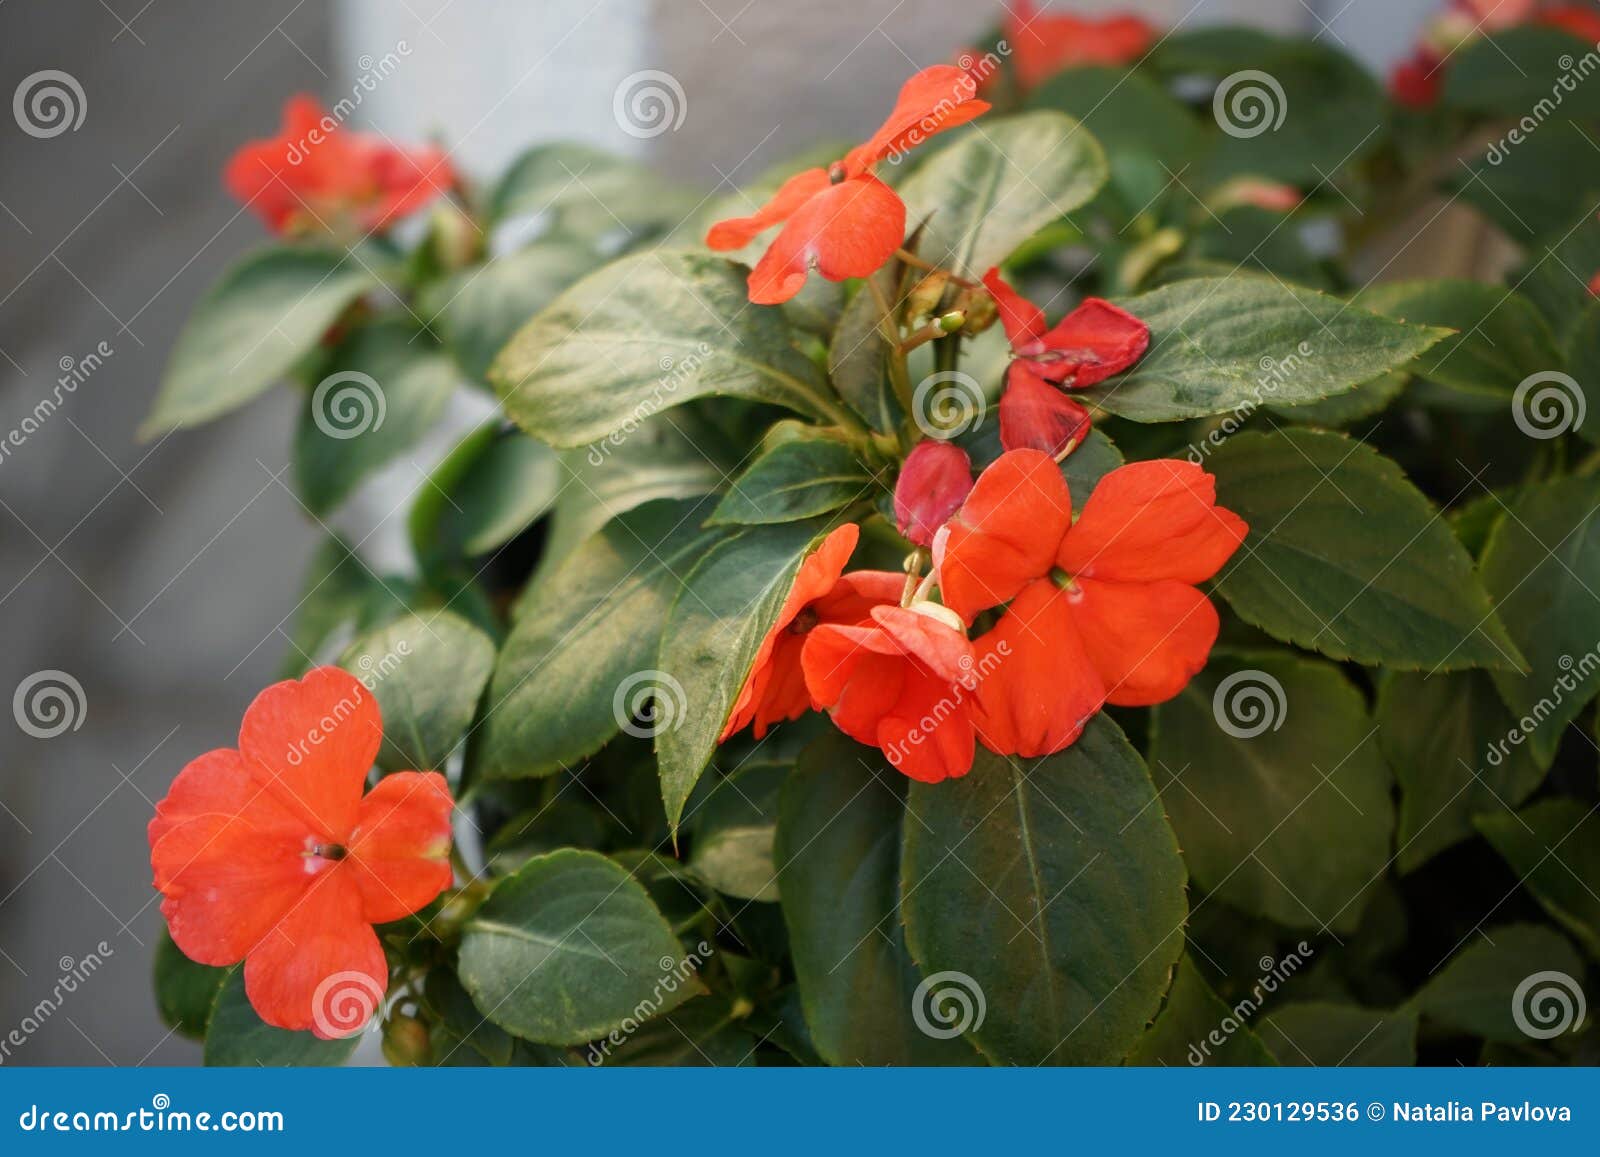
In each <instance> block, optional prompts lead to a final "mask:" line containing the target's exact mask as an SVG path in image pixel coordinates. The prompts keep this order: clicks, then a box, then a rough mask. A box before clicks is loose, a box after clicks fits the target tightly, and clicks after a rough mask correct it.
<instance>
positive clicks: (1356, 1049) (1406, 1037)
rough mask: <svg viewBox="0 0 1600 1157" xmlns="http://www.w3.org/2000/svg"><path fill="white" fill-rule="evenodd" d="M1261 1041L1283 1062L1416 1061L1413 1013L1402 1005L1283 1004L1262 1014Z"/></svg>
mask: <svg viewBox="0 0 1600 1157" xmlns="http://www.w3.org/2000/svg"><path fill="white" fill-rule="evenodd" d="M1261 1040H1262V1042H1263V1043H1265V1044H1266V1046H1267V1047H1268V1048H1269V1049H1271V1050H1272V1052H1273V1055H1274V1056H1276V1057H1277V1058H1278V1063H1279V1064H1283V1065H1292V1066H1313V1067H1320V1068H1369V1067H1373V1066H1402V1067H1409V1066H1411V1065H1414V1064H1416V1063H1417V1017H1416V1014H1415V1013H1413V1012H1408V1011H1404V1010H1401V1011H1393V1012H1391V1011H1386V1010H1379V1009H1372V1008H1357V1007H1356V1006H1355V1005H1351V1004H1332V1003H1328V1002H1324V1001H1301V1002H1299V1003H1297V1004H1286V1005H1284V1006H1283V1007H1282V1008H1278V1009H1274V1010H1273V1011H1272V1012H1270V1013H1268V1014H1267V1015H1266V1016H1265V1017H1263V1018H1262V1020H1261Z"/></svg>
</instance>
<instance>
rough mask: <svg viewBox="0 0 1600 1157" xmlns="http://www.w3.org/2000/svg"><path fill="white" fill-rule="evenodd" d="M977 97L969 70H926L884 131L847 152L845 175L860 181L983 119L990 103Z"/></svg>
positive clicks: (904, 89) (907, 89) (904, 91)
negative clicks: (892, 158)
mask: <svg viewBox="0 0 1600 1157" xmlns="http://www.w3.org/2000/svg"><path fill="white" fill-rule="evenodd" d="M977 96H978V82H977V81H976V80H974V79H973V78H972V75H971V73H969V72H967V70H966V69H964V68H960V67H958V66H957V65H954V64H935V65H933V66H932V67H930V68H924V69H923V70H922V71H921V72H919V73H917V74H916V75H915V76H913V77H912V78H911V79H910V80H908V81H906V82H905V84H903V85H902V86H901V87H900V96H899V98H898V99H897V100H896V101H895V105H894V109H893V111H891V112H890V113H889V116H888V117H887V118H886V119H885V120H884V122H883V124H882V125H880V126H879V128H878V131H877V132H875V133H873V134H872V136H870V137H869V138H867V140H866V141H865V142H864V143H862V144H860V145H857V146H856V147H855V148H853V149H851V150H850V151H849V152H848V153H846V154H845V158H844V167H845V172H846V173H848V174H849V175H850V176H852V177H858V176H860V175H861V174H863V173H865V172H866V171H867V170H868V169H870V168H871V167H872V166H873V165H875V164H877V163H878V162H879V161H881V160H883V159H884V158H885V157H887V156H889V155H891V154H894V155H896V156H898V155H899V154H901V153H905V152H909V151H910V150H911V149H914V148H916V147H917V146H918V145H920V144H921V143H922V142H923V141H925V140H927V139H928V138H929V137H931V136H934V135H935V134H937V133H942V132H944V131H945V130H946V129H953V128H955V127H956V126H957V125H964V124H966V123H967V122H968V121H970V120H972V119H973V118H974V117H978V116H982V115H983V114H984V113H986V112H988V111H989V102H988V101H982V100H979V99H977ZM858 276H859V275H858Z"/></svg>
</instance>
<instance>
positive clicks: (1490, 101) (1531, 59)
mask: <svg viewBox="0 0 1600 1157" xmlns="http://www.w3.org/2000/svg"><path fill="white" fill-rule="evenodd" d="M1593 50H1594V46H1593V45H1592V44H1589V43H1587V42H1586V41H1583V40H1581V39H1579V38H1577V37H1575V36H1573V35H1572V34H1571V33H1570V32H1565V31H1563V30H1561V29H1558V28H1553V27H1544V26H1540V25H1537V24H1528V25H1525V26H1523V27H1520V28H1507V29H1504V30H1503V31H1499V32H1496V33H1494V34H1493V35H1490V36H1483V37H1478V38H1475V39H1473V40H1472V41H1470V42H1468V43H1467V44H1464V45H1463V46H1462V47H1461V50H1460V51H1459V52H1457V53H1455V54H1453V56H1452V57H1451V60H1450V67H1449V69H1448V70H1446V71H1445V74H1444V87H1443V91H1442V92H1441V94H1440V104H1441V105H1442V106H1444V107H1446V108H1451V109H1460V110H1462V111H1464V112H1474V113H1483V114H1485V115H1488V116H1504V117H1518V118H1530V114H1531V119H1533V122H1534V125H1535V129H1542V128H1543V127H1544V126H1543V125H1542V123H1540V122H1542V121H1543V120H1544V119H1545V117H1547V116H1549V115H1550V113H1551V112H1553V111H1554V108H1553V107H1552V102H1554V105H1555V106H1559V108H1560V110H1561V112H1560V116H1561V118H1562V119H1567V118H1585V117H1597V116H1600V95H1597V94H1595V93H1593V92H1591V91H1589V89H1588V87H1587V86H1586V85H1585V84H1584V83H1583V77H1582V76H1574V75H1572V66H1573V60H1574V58H1576V57H1580V56H1582V55H1584V54H1585V53H1588V52H1592V51H1593ZM1564 77H1565V79H1566V80H1567V82H1568V83H1567V84H1560V83H1559V82H1560V81H1561V80H1562V79H1563V78H1564ZM1574 80H1576V81H1577V83H1575V84H1573V83H1571V82H1572V81H1574ZM1569 86H1570V87H1569ZM1520 131H1521V134H1523V135H1524V136H1525V137H1526V139H1523V140H1520V141H1519V140H1517V139H1515V138H1509V139H1504V140H1502V142H1501V144H1500V147H1501V148H1502V149H1503V150H1505V151H1506V152H1507V153H1508V154H1510V153H1513V152H1515V150H1517V149H1519V148H1522V147H1523V146H1525V145H1526V144H1527V143H1528V141H1530V140H1533V139H1535V137H1536V135H1537V133H1536V131H1530V130H1529V129H1528V128H1527V126H1526V124H1524V125H1523V126H1521V129H1520Z"/></svg>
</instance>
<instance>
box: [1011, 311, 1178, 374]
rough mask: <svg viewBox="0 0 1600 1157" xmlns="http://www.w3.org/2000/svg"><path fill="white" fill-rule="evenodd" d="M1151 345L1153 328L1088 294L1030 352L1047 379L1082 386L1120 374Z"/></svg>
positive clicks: (1025, 350)
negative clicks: (1151, 330)
mask: <svg viewBox="0 0 1600 1157" xmlns="http://www.w3.org/2000/svg"><path fill="white" fill-rule="evenodd" d="M1148 348H1150V327H1149V326H1147V325H1145V323H1144V322H1142V321H1140V320H1139V319H1138V318H1136V317H1134V316H1133V314H1131V313H1129V312H1128V311H1127V310H1125V309H1121V308H1119V307H1117V306H1115V305H1112V304H1111V303H1110V302H1109V301H1104V300H1102V299H1100V298H1098V297H1086V298H1084V299H1083V300H1082V301H1081V302H1079V303H1078V305H1077V306H1076V307H1075V308H1074V309H1073V310H1072V312H1071V313H1069V314H1067V316H1066V317H1064V318H1062V319H1061V320H1060V321H1058V322H1056V324H1055V326H1054V327H1053V328H1052V329H1051V330H1050V331H1049V332H1047V333H1046V334H1044V336H1043V337H1041V338H1040V339H1039V340H1038V341H1037V342H1036V343H1034V344H1033V345H1031V346H1028V347H1025V349H1023V350H1019V351H1018V352H1019V353H1021V352H1026V353H1028V354H1029V355H1030V356H1031V357H1032V358H1033V361H1034V369H1035V370H1037V371H1038V374H1039V376H1040V377H1042V378H1044V379H1045V380H1046V381H1050V382H1059V383H1061V384H1063V385H1065V386H1068V387H1070V388H1072V389H1080V390H1081V389H1083V388H1084V387H1085V386H1092V385H1094V384H1095V383H1096V382H1103V381H1105V379H1107V378H1109V377H1110V376H1111V375H1113V374H1120V373H1121V372H1122V371H1123V370H1125V369H1127V368H1128V367H1129V366H1131V365H1133V363H1134V362H1136V361H1138V360H1139V359H1140V358H1142V357H1143V356H1144V351H1145V350H1147V349H1148Z"/></svg>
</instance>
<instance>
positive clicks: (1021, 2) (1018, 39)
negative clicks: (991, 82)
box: [1005, 0, 1156, 89]
mask: <svg viewBox="0 0 1600 1157" xmlns="http://www.w3.org/2000/svg"><path fill="white" fill-rule="evenodd" d="M1005 37H1006V43H1008V44H1009V45H1010V46H1011V54H1012V55H1011V59H1012V62H1013V67H1014V68H1015V69H1016V74H1017V83H1018V84H1020V85H1021V86H1022V87H1023V88H1024V89H1028V88H1032V87H1034V85H1036V84H1039V83H1040V82H1041V81H1045V80H1048V79H1050V77H1052V76H1054V75H1055V74H1056V73H1058V72H1060V71H1062V70H1063V69H1067V68H1075V67H1079V66H1082V65H1087V64H1102V65H1116V64H1128V63H1130V62H1132V61H1135V60H1138V59H1139V57H1141V56H1143V55H1144V54H1145V52H1146V50H1147V49H1149V47H1150V45H1151V43H1152V42H1153V41H1154V40H1155V37H1156V30H1155V29H1154V28H1153V27H1151V26H1150V24H1148V23H1147V22H1146V21H1144V20H1142V19H1140V18H1139V17H1137V16H1133V15H1112V16H1103V17H1100V18H1098V19H1097V18H1095V17H1092V16H1072V15H1069V14H1067V13H1065V12H1061V13H1057V14H1054V15H1049V16H1047V15H1045V14H1043V13H1041V12H1039V11H1038V10H1037V9H1036V8H1035V7H1034V6H1033V3H1032V0H1011V3H1010V7H1009V10H1008V12H1007V14H1006V20H1005Z"/></svg>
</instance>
